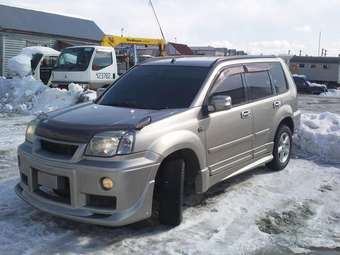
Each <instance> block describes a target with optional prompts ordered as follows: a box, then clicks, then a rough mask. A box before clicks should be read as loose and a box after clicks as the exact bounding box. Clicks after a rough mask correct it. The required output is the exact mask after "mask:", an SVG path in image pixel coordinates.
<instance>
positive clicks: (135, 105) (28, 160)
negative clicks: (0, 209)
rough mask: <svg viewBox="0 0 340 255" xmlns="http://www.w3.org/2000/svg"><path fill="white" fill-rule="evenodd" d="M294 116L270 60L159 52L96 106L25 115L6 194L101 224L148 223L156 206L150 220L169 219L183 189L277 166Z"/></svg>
mask: <svg viewBox="0 0 340 255" xmlns="http://www.w3.org/2000/svg"><path fill="white" fill-rule="evenodd" d="M299 117H300V114H299V111H298V110H297V101H296V88H295V84H294V81H293V79H292V77H291V75H290V73H289V70H288V69H287V67H286V65H285V64H284V62H283V61H282V60H281V59H279V58H275V57H251V56H246V57H175V58H157V59H154V60H151V61H148V62H146V63H143V64H141V65H138V66H135V67H134V68H132V69H130V71H129V72H127V73H126V74H125V75H123V76H122V77H120V78H119V79H118V80H117V81H116V82H115V83H114V84H113V85H112V86H111V87H109V88H108V89H107V90H106V91H105V92H104V93H103V94H102V95H101V96H100V97H99V98H98V99H97V100H96V101H95V102H94V103H83V104H78V105H75V106H73V107H70V108H67V109H63V110H59V111H55V112H51V113H48V114H44V115H40V116H39V117H38V118H37V119H35V120H33V121H32V122H30V123H29V125H28V127H27V132H26V141H25V142H24V143H23V144H21V145H20V147H19V149H18V160H19V169H20V177H21V179H20V183H19V184H18V185H17V186H16V193H17V194H18V196H19V197H21V198H22V199H23V200H25V201H27V202H28V203H29V204H31V205H33V206H34V207H36V208H38V209H40V210H42V211H45V212H48V213H51V214H54V215H57V216H61V217H65V218H69V219H72V220H77V221H83V222H88V223H94V224H101V225H109V226H121V225H126V224H130V223H133V222H136V221H140V220H143V219H146V218H148V217H150V216H151V213H152V210H153V209H155V206H154V205H156V204H157V209H158V212H159V220H160V222H161V223H162V224H167V225H178V224H179V223H180V222H181V220H182V200H183V191H184V189H185V188H188V189H189V190H194V191H195V192H197V193H202V192H205V191H207V190H208V189H209V188H210V187H211V186H213V185H214V184H216V183H218V182H221V181H223V180H225V179H227V178H230V177H232V176H234V175H236V174H240V173H242V172H245V171H247V170H250V169H253V168H255V167H258V166H261V165H264V164H267V166H268V168H269V169H272V170H280V169H283V168H284V167H286V165H287V164H288V162H289V159H290V155H291V148H292V133H293V131H294V129H295V128H296V127H297V124H298V123H299V121H298V119H299ZM153 207H154V208H153Z"/></svg>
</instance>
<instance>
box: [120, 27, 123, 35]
mask: <svg viewBox="0 0 340 255" xmlns="http://www.w3.org/2000/svg"><path fill="white" fill-rule="evenodd" d="M120 36H121V37H123V36H124V28H123V27H122V28H121V29H120Z"/></svg>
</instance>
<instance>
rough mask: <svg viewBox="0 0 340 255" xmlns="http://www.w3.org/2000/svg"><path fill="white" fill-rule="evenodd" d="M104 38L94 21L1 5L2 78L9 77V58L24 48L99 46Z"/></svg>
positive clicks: (0, 74)
mask: <svg viewBox="0 0 340 255" xmlns="http://www.w3.org/2000/svg"><path fill="white" fill-rule="evenodd" d="M103 36H104V33H103V31H102V30H101V29H100V28H99V27H98V26H97V25H96V23H95V22H93V21H91V20H87V19H81V18H74V17H68V16H63V15H57V14H52V13H46V12H40V11H34V10H28V9H23V8H17V7H11V6H6V5H0V76H6V75H7V74H8V69H7V63H8V59H10V58H11V57H13V56H15V55H17V54H19V53H20V51H21V49H22V48H25V47H28V46H36V45H39V46H47V47H51V48H54V49H57V50H60V49H62V48H65V47H67V46H71V45H82V44H98V43H99V42H100V40H101V39H102V37H103Z"/></svg>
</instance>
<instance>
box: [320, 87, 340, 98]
mask: <svg viewBox="0 0 340 255" xmlns="http://www.w3.org/2000/svg"><path fill="white" fill-rule="evenodd" d="M320 96H324V97H340V90H339V89H329V90H328V92H324V93H321V94H320Z"/></svg>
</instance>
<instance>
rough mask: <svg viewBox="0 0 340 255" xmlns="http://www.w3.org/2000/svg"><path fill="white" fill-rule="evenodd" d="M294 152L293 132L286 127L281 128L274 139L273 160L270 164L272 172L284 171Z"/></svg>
mask: <svg viewBox="0 0 340 255" xmlns="http://www.w3.org/2000/svg"><path fill="white" fill-rule="evenodd" d="M291 152H292V131H291V130H290V128H289V127H287V126H286V125H282V126H280V127H279V129H278V131H277V133H276V135H275V139H274V151H273V156H274V158H273V160H272V161H271V162H270V163H269V164H268V167H269V168H270V169H271V170H274V171H278V170H282V169H284V168H285V167H286V166H287V165H288V163H289V160H290V157H291Z"/></svg>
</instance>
